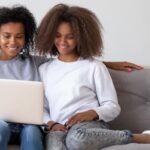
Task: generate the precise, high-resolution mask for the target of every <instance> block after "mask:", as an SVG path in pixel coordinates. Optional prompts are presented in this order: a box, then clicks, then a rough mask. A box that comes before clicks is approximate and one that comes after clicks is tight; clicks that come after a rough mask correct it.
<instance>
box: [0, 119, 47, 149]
mask: <svg viewBox="0 0 150 150" xmlns="http://www.w3.org/2000/svg"><path fill="white" fill-rule="evenodd" d="M16 141H20V143H21V150H43V149H44V148H43V134H42V131H41V129H40V128H39V127H38V126H35V125H23V127H22V129H21V131H20V132H19V133H14V132H12V131H11V129H10V126H9V124H8V123H6V122H5V121H2V120H0V150H7V145H8V143H9V142H11V143H14V142H16Z"/></svg>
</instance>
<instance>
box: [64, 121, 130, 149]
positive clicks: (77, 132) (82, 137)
mask: <svg viewBox="0 0 150 150" xmlns="http://www.w3.org/2000/svg"><path fill="white" fill-rule="evenodd" d="M131 141H132V134H131V132H130V131H127V130H125V131H118V130H116V131H115V130H109V129H108V128H107V126H105V123H103V122H100V121H91V122H84V123H79V124H76V125H75V126H73V127H72V128H71V129H70V131H69V132H68V134H67V137H66V146H67V148H68V149H69V150H85V149H86V150H91V149H94V150H99V149H101V148H103V147H106V146H111V145H117V144H125V143H130V142H131Z"/></svg>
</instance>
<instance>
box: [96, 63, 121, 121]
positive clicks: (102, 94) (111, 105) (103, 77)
mask: <svg viewBox="0 0 150 150" xmlns="http://www.w3.org/2000/svg"><path fill="white" fill-rule="evenodd" d="M94 82H95V83H94V84H95V90H96V93H97V99H98V101H99V104H100V106H99V107H97V108H95V109H94V110H95V111H96V112H97V114H98V115H99V119H100V120H104V121H106V122H108V121H111V120H113V119H114V118H116V117H117V116H118V115H119V113H120V106H119V104H118V100H117V94H116V91H115V88H114V85H113V82H112V79H111V77H110V74H109V72H108V70H107V68H106V67H105V65H103V64H101V65H99V64H97V65H96V67H95V71H94Z"/></svg>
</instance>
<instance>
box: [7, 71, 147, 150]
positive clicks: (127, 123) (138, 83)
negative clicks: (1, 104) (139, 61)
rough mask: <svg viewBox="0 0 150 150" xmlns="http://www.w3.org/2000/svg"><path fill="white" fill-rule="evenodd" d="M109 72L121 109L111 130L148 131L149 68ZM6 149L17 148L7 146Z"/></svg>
mask: <svg viewBox="0 0 150 150" xmlns="http://www.w3.org/2000/svg"><path fill="white" fill-rule="evenodd" d="M109 71H110V74H111V76H112V79H113V81H114V84H115V87H116V90H117V94H118V99H119V103H120V105H121V108H122V112H121V114H120V116H119V117H118V118H117V119H116V120H114V121H113V122H111V123H110V126H111V128H113V129H130V130H131V131H133V132H135V133H138V132H142V131H144V130H147V129H149V130H150V117H149V116H150V68H145V69H143V70H140V71H135V72H132V73H128V72H122V71H114V70H109ZM8 149H9V150H18V149H19V148H18V147H16V146H9V148H8ZM103 150H150V144H136V143H130V144H126V145H115V146H110V147H106V148H103Z"/></svg>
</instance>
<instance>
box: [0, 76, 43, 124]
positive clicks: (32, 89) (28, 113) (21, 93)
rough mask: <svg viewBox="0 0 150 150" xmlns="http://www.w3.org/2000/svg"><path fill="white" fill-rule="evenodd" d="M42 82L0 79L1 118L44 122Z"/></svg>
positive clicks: (30, 122) (31, 122)
mask: <svg viewBox="0 0 150 150" xmlns="http://www.w3.org/2000/svg"><path fill="white" fill-rule="evenodd" d="M43 91H44V90H43V84H42V82H37V81H23V80H10V79H0V119H2V120H5V121H8V122H14V123H25V124H37V125H42V124H43V102H44V92H43Z"/></svg>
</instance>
